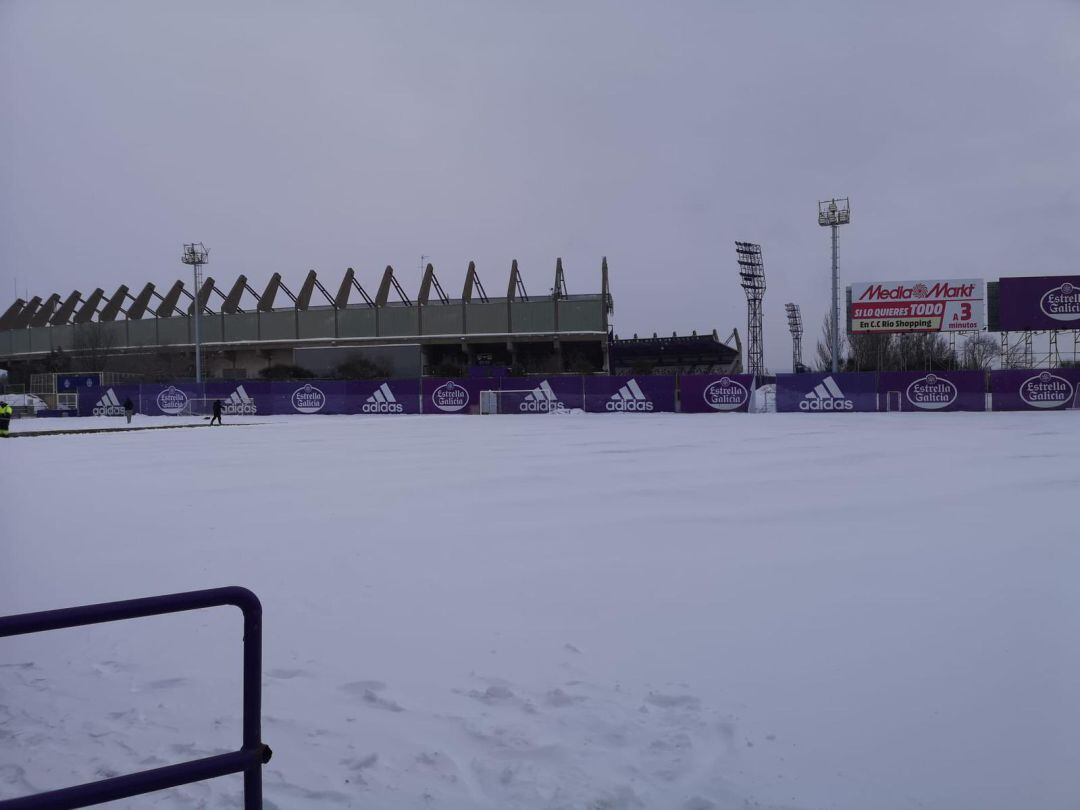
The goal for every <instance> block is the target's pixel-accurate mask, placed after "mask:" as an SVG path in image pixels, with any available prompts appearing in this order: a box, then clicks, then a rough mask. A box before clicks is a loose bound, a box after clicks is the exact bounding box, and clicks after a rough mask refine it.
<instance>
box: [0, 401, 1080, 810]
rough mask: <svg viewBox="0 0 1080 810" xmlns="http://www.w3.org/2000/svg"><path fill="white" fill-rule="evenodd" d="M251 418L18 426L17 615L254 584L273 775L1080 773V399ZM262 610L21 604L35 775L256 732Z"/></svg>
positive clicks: (507, 791) (586, 804) (825, 778)
mask: <svg viewBox="0 0 1080 810" xmlns="http://www.w3.org/2000/svg"><path fill="white" fill-rule="evenodd" d="M30 421H31V420H25V421H24V422H19V423H17V428H18V429H22V428H23V427H24V426H27V423H29V422H30ZM71 421H72V420H55V422H63V424H64V426H66V425H67V424H68V423H70V422H71ZM103 421H105V422H107V423H108V424H109V425H110V426H112V425H115V424H116V423H117V420H103ZM141 421H142V423H143V424H145V423H146V422H147V420H145V419H143V420H141ZM166 421H168V420H166ZM248 421H253V422H261V423H262V424H256V425H245V426H243V427H239V426H238V427H229V426H226V427H224V428H222V429H214V430H203V429H195V430H163V431H144V432H131V433H114V434H101V435H74V436H73V435H67V436H42V437H35V438H27V439H23V440H19V441H8V442H2V443H0V454H2V455H0V458H2V461H0V464H2V465H3V473H4V480H5V489H4V493H3V509H2V512H0V536H2V538H3V540H2V544H0V614H7V613H16V612H24V611H31V610H43V609H48V608H54V607H59V606H66V605H75V604H84V603H89V602H96V601H106V600H111V599H119V598H127V597H135V596H144V595H149V594H156V593H166V592H170V591H179V590H186V589H194V588H202V587H211V586H218V585H226V584H241V585H246V586H249V587H251V588H252V589H254V590H255V591H256V592H257V593H258V594H259V596H260V597H261V598H262V601H263V604H264V608H265V642H264V643H265V658H264V672H265V677H264V722H263V728H264V738H265V740H266V741H267V742H268V743H269V744H270V745H271V746H272V747H273V749H274V751H275V755H274V759H273V761H272V762H271V763H270V764H269V765H268V766H267V768H266V771H265V776H266V796H267V806H268V807H273V808H281V809H282V810H284V808H297V807H305V808H306V807H326V808H336V807H357V808H362V807H372V808H376V807H377V808H453V809H456V808H583V809H587V810H617V809H619V810H630V809H631V808H675V810H708V809H709V808H714V809H716V808H745V807H755V808H841V809H842V810H846V809H848V808H868V807H873V808H881V809H883V810H889V809H890V808H905V809H907V808H949V809H950V810H956V809H957V808H980V810H985V809H986V808H1010V810H1011V809H1013V808H1018V807H1024V808H1076V807H1077V804H1076V802H1077V798H1076V797H1077V795H1080V773H1078V771H1077V769H1076V762H1077V761H1080V736H1078V735H1077V733H1076V730H1077V729H1078V728H1080V677H1078V676H1080V588H1077V585H1076V583H1077V580H1078V575H1080V545H1078V543H1077V540H1078V539H1080V528H1078V526H1080V521H1078V520H1077V508H1076V504H1077V493H1078V492H1080V467H1078V465H1077V459H1078V458H1080V423H1078V422H1077V415H1076V414H1074V413H1049V414H1027V413H1020V414H933V415H928V414H905V415H900V414H879V415H869V414H868V415H863V414H844V415H824V414H823V415H811V416H807V415H803V414H790V415H789V414H779V415H777V414H766V415H760V416H740V415H729V416H712V415H705V416H689V415H686V416H683V415H621V414H620V415H577V416H552V417H550V418H543V417H539V416H536V417H520V418H518V417H511V416H504V417H492V418H475V417H450V416H448V417H435V416H425V417H397V418H394V417H385V416H378V417H294V418H288V417H285V418H282V417H272V418H267V419H258V418H253V419H251V420H248ZM42 423H44V420H42ZM84 424H86V425H88V426H89V425H90V422H89V421H87V422H85V423H84ZM42 426H44V424H42ZM240 628H241V622H240V616H239V613H238V612H237V611H236V610H235V609H233V608H222V609H219V610H217V611H202V612H199V613H193V614H187V615H180V616H171V617H159V618H155V619H145V620H139V621H135V622H127V623H122V624H112V625H105V626H98V627H91V628H79V629H73V630H66V631H61V632H54V633H48V634H42V635H39V636H33V637H21V638H17V639H5V640H0V798H10V797H13V796H17V795H22V794H26V793H28V792H31V791H36V790H44V789H48V788H55V787H60V786H63V785H67V784H73V783H77V782H81V781H85V780H90V779H96V778H102V777H105V776H108V775H113V774H117V773H124V772H130V771H133V770H137V769H141V768H147V767H152V766H154V765H159V764H163V763H169V762H177V761H181V760H184V759H188V758H193V757H197V756H204V755H208V754H211V753H215V752H221V751H225V750H229V749H232V748H236V747H238V746H239V742H240V683H239V674H240V638H241V633H240ZM240 794H241V780H240V779H239V778H238V777H227V778H223V779H218V780H214V781H211V782H206V783H202V784H199V785H193V786H188V787H184V788H180V789H176V790H172V791H168V792H166V793H161V794H156V795H155V796H154V797H153V799H149V798H144V799H142V800H137V801H132V802H130V803H120V804H118V805H116V806H127V807H148V806H151V807H162V808H198V807H238V806H240V805H239V797H240Z"/></svg>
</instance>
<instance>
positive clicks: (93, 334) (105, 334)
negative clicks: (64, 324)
mask: <svg viewBox="0 0 1080 810" xmlns="http://www.w3.org/2000/svg"><path fill="white" fill-rule="evenodd" d="M115 347H116V338H115V336H114V335H113V333H112V332H111V331H109V330H108V329H106V328H105V326H104V325H103V324H100V323H84V324H79V325H78V326H76V327H75V340H74V343H73V346H72V354H74V355H75V356H76V357H78V358H79V360H80V361H81V362H84V363H86V364H87V365H88V368H87V369H86V370H87V371H104V370H105V366H106V365H107V364H108V362H109V357H110V355H112V353H113V351H112V350H113V349H114V348H115Z"/></svg>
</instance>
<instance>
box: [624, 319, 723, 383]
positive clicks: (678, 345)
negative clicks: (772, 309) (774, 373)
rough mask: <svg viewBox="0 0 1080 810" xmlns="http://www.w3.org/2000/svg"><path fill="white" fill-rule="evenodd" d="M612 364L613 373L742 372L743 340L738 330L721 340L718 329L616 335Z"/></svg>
mask: <svg viewBox="0 0 1080 810" xmlns="http://www.w3.org/2000/svg"><path fill="white" fill-rule="evenodd" d="M731 343H734V345H733V346H732V345H730V344H731ZM610 367H611V372H612V373H613V374H741V373H742V341H740V340H739V331H738V330H737V329H736V330H733V331H732V333H731V337H730V338H728V343H722V342H721V341H720V336H719V335H717V333H716V330H713V331H712V332H711V333H709V334H705V335H699V334H698V333H697V332H694V333H693V334H690V335H681V336H680V335H677V334H673V335H672V336H671V337H657V336H656V335H655V334H653V336H652V337H651V338H639V337H638V336H637V335H634V336H633V337H632V338H629V339H622V340H620V339H619V336H618V335H616V336H615V337H614V339H613V340H612V341H611V362H610Z"/></svg>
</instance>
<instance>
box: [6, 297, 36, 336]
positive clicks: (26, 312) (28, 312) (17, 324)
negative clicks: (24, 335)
mask: <svg viewBox="0 0 1080 810" xmlns="http://www.w3.org/2000/svg"><path fill="white" fill-rule="evenodd" d="M39 309H41V296H40V295H35V296H34V297H33V298H31V299H30V300H29V301H28V302H27V303H26V306H25V307H23V308H22V311H21V312H20V313H19V314H18V315H16V316H15V320H14V323H13V324H12V328H13V329H25V328H26V327H28V326H29V325H30V321H32V320H33V319H34V316H35V315H37V313H38V310H39Z"/></svg>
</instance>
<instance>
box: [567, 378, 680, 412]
mask: <svg viewBox="0 0 1080 810" xmlns="http://www.w3.org/2000/svg"><path fill="white" fill-rule="evenodd" d="M584 379H585V410H586V411H591V412H593V413H656V412H659V411H674V410H675V378H674V377H673V376H672V377H667V376H652V377H646V376H636V377H617V376H612V377H606V376H603V377H601V376H597V377H585V378H584Z"/></svg>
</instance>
